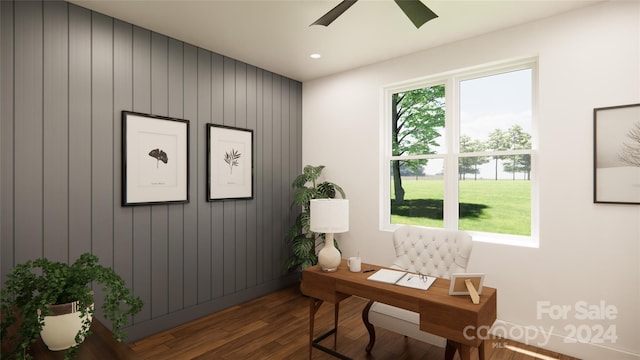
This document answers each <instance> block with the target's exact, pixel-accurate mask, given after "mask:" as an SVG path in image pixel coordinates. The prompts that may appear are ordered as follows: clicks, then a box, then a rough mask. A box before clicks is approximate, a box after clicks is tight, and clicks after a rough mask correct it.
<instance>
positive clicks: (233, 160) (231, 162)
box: [224, 149, 242, 174]
mask: <svg viewBox="0 0 640 360" xmlns="http://www.w3.org/2000/svg"><path fill="white" fill-rule="evenodd" d="M240 157H242V154H240V152H239V151H238V150H236V149H231V151H229V152H225V153H224V162H226V163H227V165H228V166H229V173H230V174H233V168H234V166H240V162H239V161H238V160H239V159H240Z"/></svg>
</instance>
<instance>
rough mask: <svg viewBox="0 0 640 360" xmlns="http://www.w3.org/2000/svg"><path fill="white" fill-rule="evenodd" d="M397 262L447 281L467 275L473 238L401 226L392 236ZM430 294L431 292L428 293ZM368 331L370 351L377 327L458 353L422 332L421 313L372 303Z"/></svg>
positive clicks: (365, 315) (397, 265) (400, 266)
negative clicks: (459, 273)
mask: <svg viewBox="0 0 640 360" xmlns="http://www.w3.org/2000/svg"><path fill="white" fill-rule="evenodd" d="M393 245H394V247H395V251H396V260H395V261H394V263H393V265H392V266H390V267H391V268H395V269H400V270H404V271H409V272H415V273H421V274H424V275H429V276H435V277H440V278H446V279H448V278H449V277H450V276H451V274H454V273H458V272H465V271H466V269H467V263H468V261H469V255H470V254H471V248H472V241H471V236H470V235H469V234H467V233H465V232H464V231H451V230H443V229H432V228H425V227H418V226H408V225H407V226H402V227H400V228H398V229H397V230H396V231H395V232H394V233H393ZM427 291H428V290H427ZM362 318H363V321H364V322H365V325H366V326H367V329H368V330H369V344H368V345H367V348H366V350H367V352H370V351H371V349H372V348H373V345H374V343H375V329H374V326H378V327H382V328H385V329H388V330H391V331H393V332H396V333H399V334H402V335H405V336H408V337H411V338H414V339H417V340H420V341H424V342H427V343H430V344H433V345H436V346H440V347H445V346H446V355H450V356H451V357H453V354H448V353H449V352H450V351H453V352H455V349H454V348H453V347H452V345H450V344H448V343H447V341H446V339H444V338H442V337H439V336H436V335H434V334H430V333H427V332H424V331H421V330H420V329H419V324H420V319H419V315H418V313H415V312H411V311H408V310H404V309H400V308H397V307H394V306H391V305H387V304H382V303H378V302H373V301H370V302H369V304H367V307H366V308H365V310H364V311H363V313H362Z"/></svg>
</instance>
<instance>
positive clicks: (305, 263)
mask: <svg viewBox="0 0 640 360" xmlns="http://www.w3.org/2000/svg"><path fill="white" fill-rule="evenodd" d="M323 169H324V165H320V166H312V165H307V166H305V167H304V169H303V172H302V174H300V175H298V176H297V177H296V178H295V180H293V182H292V184H291V186H292V187H293V188H294V193H293V201H292V202H291V208H294V207H295V206H299V207H300V209H301V211H300V213H299V214H298V216H297V217H296V220H295V222H294V223H293V225H292V226H291V229H289V231H288V232H287V234H286V236H285V242H286V243H287V244H288V245H290V246H291V249H292V254H291V256H289V258H288V259H287V260H286V261H285V263H284V266H285V268H286V269H287V270H289V271H294V270H297V269H300V268H303V269H304V268H306V267H309V266H313V265H315V264H317V263H318V256H317V255H316V248H317V247H318V246H319V245H320V244H322V243H323V241H324V234H317V233H315V232H313V231H311V230H309V219H310V218H309V201H310V200H312V199H333V198H335V197H336V195H337V194H340V196H341V197H342V198H345V193H344V190H342V188H341V187H340V186H338V185H337V184H335V183H332V182H329V181H322V182H319V181H318V179H319V178H320V175H321V174H322V170H323ZM334 244H335V245H336V248H337V247H338V246H337V243H336V242H335V241H334Z"/></svg>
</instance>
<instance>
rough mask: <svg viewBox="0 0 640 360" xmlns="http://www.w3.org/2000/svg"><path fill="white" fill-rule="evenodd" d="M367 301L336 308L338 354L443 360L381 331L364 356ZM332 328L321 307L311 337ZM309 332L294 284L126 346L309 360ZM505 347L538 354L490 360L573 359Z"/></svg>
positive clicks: (181, 355)
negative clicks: (364, 309)
mask: <svg viewBox="0 0 640 360" xmlns="http://www.w3.org/2000/svg"><path fill="white" fill-rule="evenodd" d="M366 302H367V301H366V300H364V299H360V298H356V297H350V298H348V299H346V300H344V301H343V302H342V303H341V304H340V322H339V326H338V334H339V335H338V351H339V352H341V353H343V354H345V355H347V356H349V357H351V358H353V359H354V360H357V359H367V360H424V359H444V348H439V347H435V346H431V345H428V344H426V343H423V342H420V341H416V340H413V339H410V338H405V337H403V336H401V335H398V334H396V333H393V332H390V331H387V330H385V329H376V337H377V340H376V345H375V347H374V348H373V351H372V352H371V354H370V355H367V354H366V352H365V351H364V348H365V346H366V345H367V343H368V341H369V335H368V333H367V331H366V329H365V327H364V326H363V325H362V319H361V312H362V308H363V307H364V306H365V304H366ZM332 325H333V305H332V304H323V305H322V306H321V307H320V310H318V313H317V314H316V324H315V336H318V335H319V334H322V333H324V332H326V331H328V330H330V329H331V328H332ZM308 329H309V299H308V298H306V297H304V296H303V295H302V294H301V293H300V291H299V289H298V287H297V286H296V287H290V288H286V289H283V290H280V291H277V292H274V293H272V294H268V295H266V296H263V297H261V298H258V299H255V300H253V301H250V302H248V303H245V304H242V305H237V306H234V307H231V308H229V309H226V310H224V311H221V312H218V313H215V314H212V315H209V316H207V317H204V318H202V319H199V320H196V321H193V322H190V323H187V324H184V325H181V326H178V327H176V328H173V329H170V330H168V331H165V332H162V333H159V334H156V335H153V336H150V337H148V338H145V339H142V340H139V341H137V342H135V343H133V344H131V348H132V349H133V350H134V351H135V352H136V353H137V354H138V355H140V356H141V357H142V358H144V359H150V360H164V359H167V360H169V359H171V360H178V359H184V360H187V359H216V360H227V359H229V360H231V359H233V360H242V359H252V360H254V359H256V360H257V359H274V360H275V359H277V360H280V359H292V360H294V359H296V360H297V359H300V360H304V359H308V339H309V337H308ZM507 343H509V344H511V345H515V346H517V347H519V348H523V349H525V350H526V351H531V352H535V353H536V354H539V355H537V356H530V355H527V354H524V353H521V352H516V351H512V350H510V349H507V348H505V347H500V348H497V349H495V350H494V352H493V354H492V355H491V359H489V360H528V359H560V360H575V358H572V357H568V356H563V355H558V354H555V353H553V352H550V351H545V350H540V349H535V348H532V347H528V346H525V345H522V344H517V343H514V342H510V341H509V342H507ZM322 344H323V345H324V346H327V347H331V346H332V345H333V336H331V337H329V338H327V339H325V340H323V342H322ZM501 344H502V345H504V343H501ZM475 355H476V356H477V354H475ZM325 359H326V360H330V359H335V358H334V357H332V356H330V355H328V354H325V353H323V352H321V351H320V350H318V349H313V360H325ZM456 359H458V355H457V354H456Z"/></svg>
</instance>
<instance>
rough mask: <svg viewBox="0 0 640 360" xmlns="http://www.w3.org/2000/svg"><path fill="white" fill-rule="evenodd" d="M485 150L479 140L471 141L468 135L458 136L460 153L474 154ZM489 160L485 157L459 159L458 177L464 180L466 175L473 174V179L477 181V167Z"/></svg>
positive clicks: (478, 171)
mask: <svg viewBox="0 0 640 360" xmlns="http://www.w3.org/2000/svg"><path fill="white" fill-rule="evenodd" d="M483 150H485V144H484V143H483V142H482V141H480V140H477V139H475V140H472V139H471V137H470V136H469V135H462V136H460V152H461V153H468V152H476V151H483ZM488 162H489V159H488V158H487V157H486V156H470V157H461V158H460V161H459V163H458V176H459V177H460V178H461V179H462V180H466V174H473V175H474V176H473V179H474V180H477V179H478V173H480V170H478V165H482V164H486V163H488Z"/></svg>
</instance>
